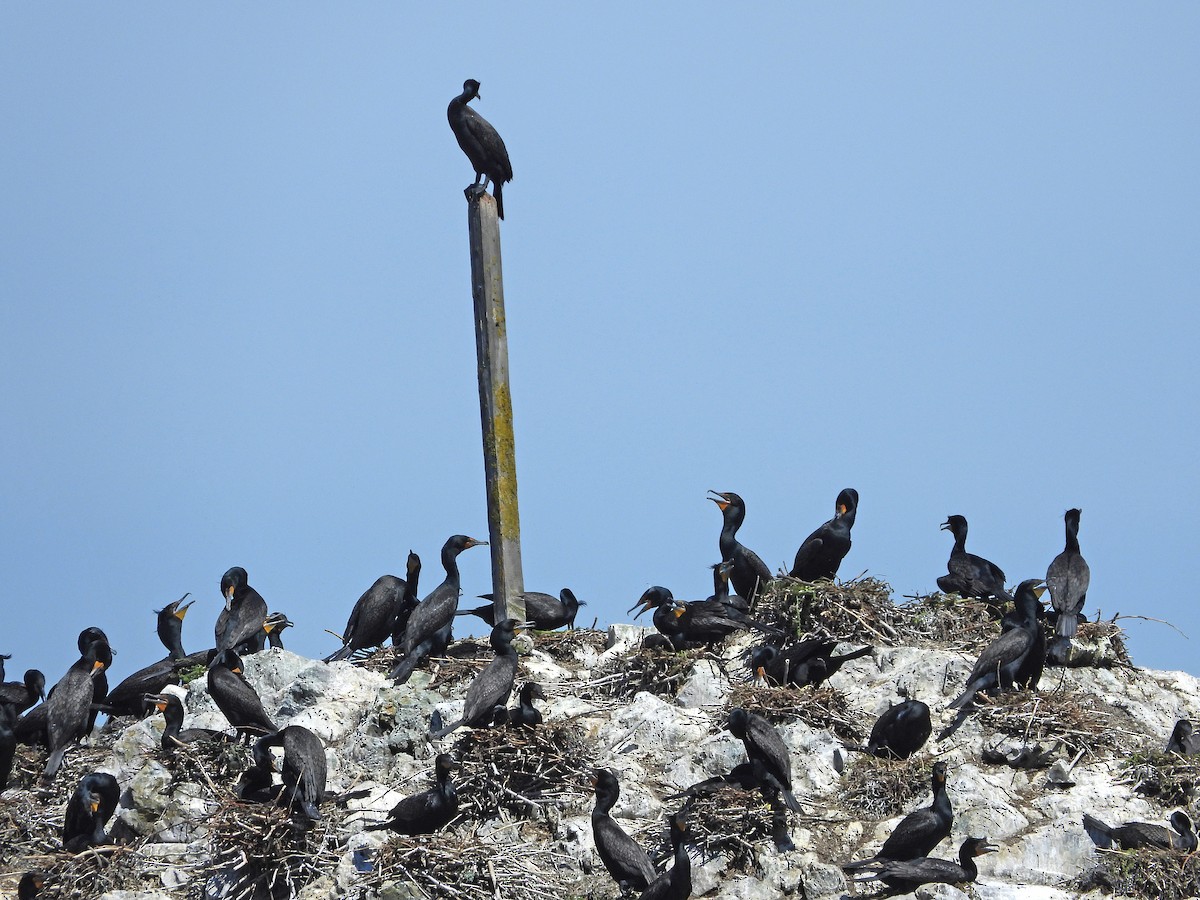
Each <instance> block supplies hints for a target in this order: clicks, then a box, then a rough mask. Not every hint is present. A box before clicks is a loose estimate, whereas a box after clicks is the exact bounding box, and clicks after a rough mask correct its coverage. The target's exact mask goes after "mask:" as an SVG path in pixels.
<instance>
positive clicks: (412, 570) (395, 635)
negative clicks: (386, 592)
mask: <svg viewBox="0 0 1200 900" xmlns="http://www.w3.org/2000/svg"><path fill="white" fill-rule="evenodd" d="M405 572H406V573H407V574H406V577H405V579H404V591H403V592H402V593H401V595H400V599H399V600H397V601H396V621H395V622H394V623H393V624H392V646H393V647H395V648H396V649H397V650H399V649H401V648H402V647H403V646H404V632H405V631H406V630H407V629H408V620H409V617H411V616H412V613H413V610H414V609H416V608H417V602H418V598H417V586H418V584H419V583H420V579H421V557H419V556H417V554H415V553H413V552H412V551H411V550H409V551H408V562H407V563H406V564H405Z"/></svg>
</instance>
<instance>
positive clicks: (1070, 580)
mask: <svg viewBox="0 0 1200 900" xmlns="http://www.w3.org/2000/svg"><path fill="white" fill-rule="evenodd" d="M1079 513H1080V510H1078V509H1068V510H1067V512H1066V514H1065V515H1064V516H1063V521H1064V522H1065V523H1066V532H1067V544H1066V547H1064V548H1063V552H1062V553H1060V554H1058V556H1056V557H1054V561H1053V562H1051V563H1050V568H1048V569H1047V570H1046V587H1048V588H1049V589H1050V606H1051V608H1052V609H1053V610H1054V612H1055V613H1056V616H1055V623H1054V640H1053V641H1051V642H1050V651H1049V653H1048V654H1047V656H1048V657H1049V662H1050V664H1051V665H1065V664H1066V662H1067V659H1068V657H1069V656H1070V655H1071V638H1073V637H1075V630H1076V629H1077V628H1078V627H1079V620H1080V618H1081V617H1082V610H1083V604H1084V601H1085V600H1087V591H1088V583H1089V582H1090V581H1091V578H1092V573H1091V570H1090V569H1089V568H1088V564H1087V560H1085V559H1084V558H1083V556H1081V555H1080V553H1079Z"/></svg>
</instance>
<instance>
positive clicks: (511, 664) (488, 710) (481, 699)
mask: <svg viewBox="0 0 1200 900" xmlns="http://www.w3.org/2000/svg"><path fill="white" fill-rule="evenodd" d="M520 627H523V626H522V624H521V623H520V622H518V621H517V620H516V619H505V620H504V621H503V622H500V623H499V624H497V625H493V626H492V634H491V638H490V641H491V645H492V650H493V651H494V652H495V654H496V655H495V657H494V658H493V659H492V660H491V661H490V662H489V663H488V664H487V665H486V666H484V667H483V668H482V669H480V670H479V674H478V675H476V676H475V678H474V680H473V681H472V682H471V684H470V685H469V686H468V687H467V696H466V699H465V700H464V701H463V711H462V718H460V719H459V720H458V721H457V722H453V723H451V724H450V725H447V726H446V727H445V728H439V729H437V730H436V731H432V732H431V734H432V736H433V737H435V738H440V737H445V736H446V735H448V734H449V733H450V732H452V731H454V730H455V729H456V728H460V727H462V726H463V725H466V726H467V727H468V728H487V727H488V726H489V725H491V724H492V720H493V717H494V715H495V710H496V707H497V706H500V707H503V706H504V704H506V703H508V698H509V696H510V695H511V694H512V689H513V680H514V679H515V678H516V676H517V650H516V648H515V647H513V645H512V642H513V638H515V637H516V636H517V629H518V628H520Z"/></svg>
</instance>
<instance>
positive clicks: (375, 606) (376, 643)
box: [325, 575, 407, 662]
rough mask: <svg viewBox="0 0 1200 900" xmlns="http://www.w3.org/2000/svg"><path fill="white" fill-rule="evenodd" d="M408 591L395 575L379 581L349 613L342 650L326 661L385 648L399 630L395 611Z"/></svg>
mask: <svg viewBox="0 0 1200 900" xmlns="http://www.w3.org/2000/svg"><path fill="white" fill-rule="evenodd" d="M405 587H407V584H406V582H405V580H404V579H403V578H397V577H396V576H395V575H380V576H379V577H378V578H376V579H375V583H374V584H372V585H371V586H370V587H369V588H367V589H366V591H364V592H363V595H362V596H361V597H359V598H358V600H357V601H356V602H355V604H354V609H353V610H351V611H350V618H349V619H348V620H347V621H346V629H345V631H343V632H342V648H341V649H340V650H337V651H335V652H333V653H331V654H329V656H327V657H325V662H337V661H338V660H340V659H347V658H348V657H350V656H353V655H354V653H355V651H358V650H367V649H369V648H371V647H380V646H382V645H383V643H384V642H385V641H386V640H387V639H388V638H390V637H391V636H392V631H393V630H394V629H395V627H396V611H397V610H398V609H399V608H400V598H401V597H402V596H403V595H404V589H405Z"/></svg>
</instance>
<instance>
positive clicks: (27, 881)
mask: <svg viewBox="0 0 1200 900" xmlns="http://www.w3.org/2000/svg"><path fill="white" fill-rule="evenodd" d="M45 886H46V873H45V872H26V873H25V874H24V875H22V876H21V881H20V883H19V884H18V885H17V900H33V898H34V897H36V896H37V895H38V892H39V891H40V890H41V889H42V888H44V887H45Z"/></svg>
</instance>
